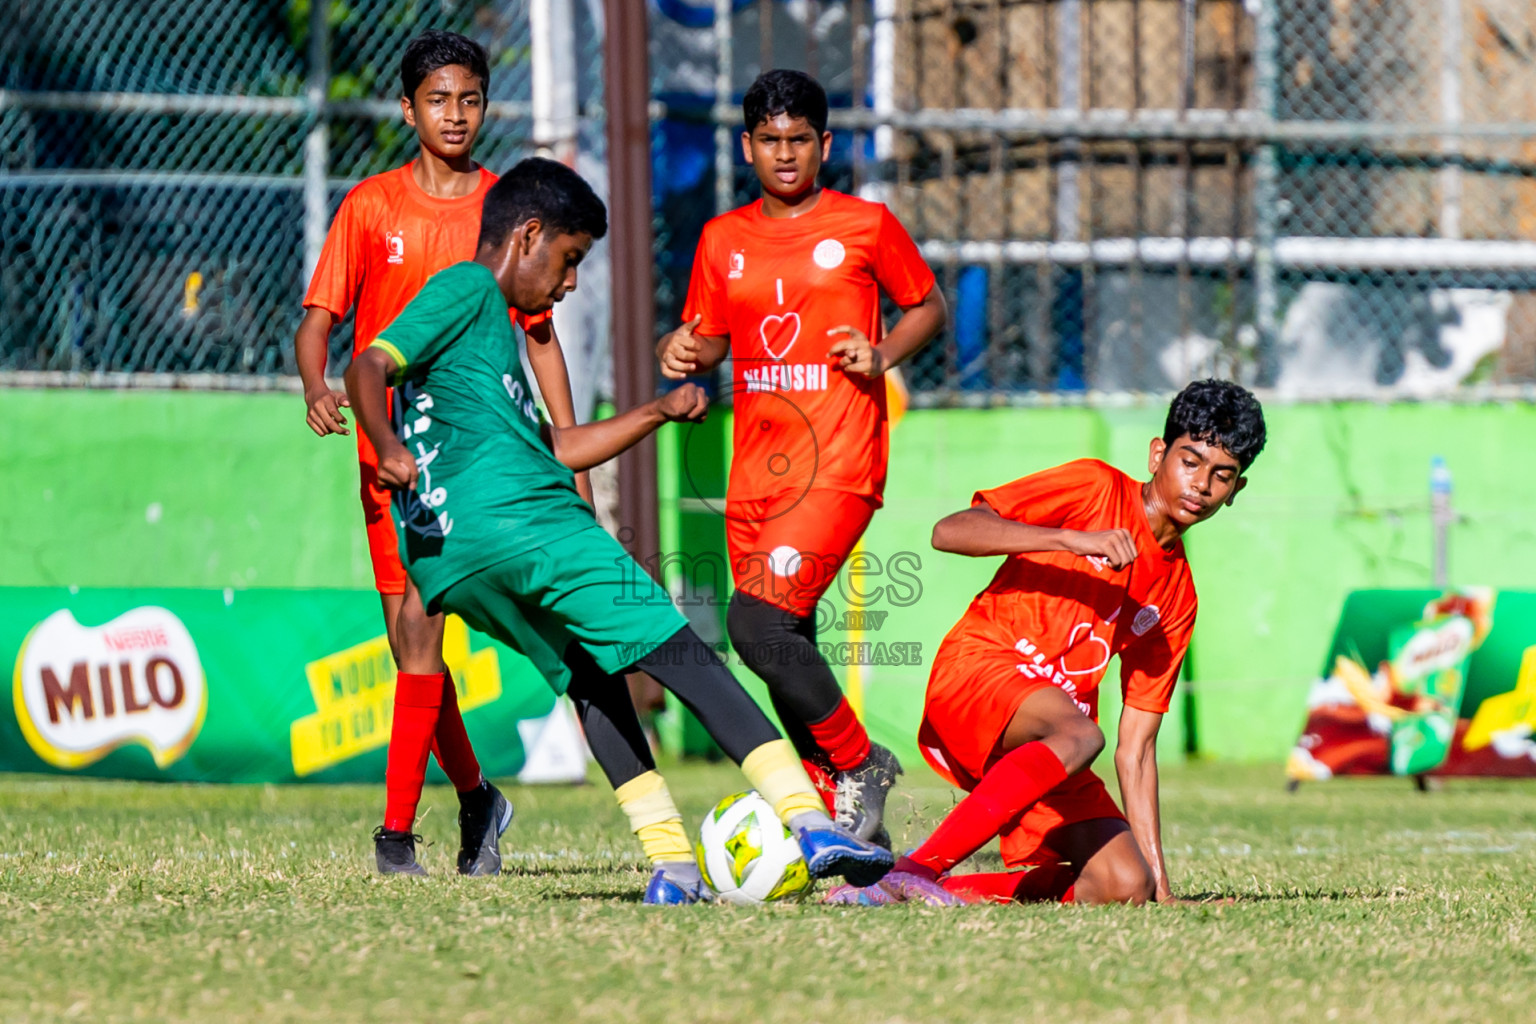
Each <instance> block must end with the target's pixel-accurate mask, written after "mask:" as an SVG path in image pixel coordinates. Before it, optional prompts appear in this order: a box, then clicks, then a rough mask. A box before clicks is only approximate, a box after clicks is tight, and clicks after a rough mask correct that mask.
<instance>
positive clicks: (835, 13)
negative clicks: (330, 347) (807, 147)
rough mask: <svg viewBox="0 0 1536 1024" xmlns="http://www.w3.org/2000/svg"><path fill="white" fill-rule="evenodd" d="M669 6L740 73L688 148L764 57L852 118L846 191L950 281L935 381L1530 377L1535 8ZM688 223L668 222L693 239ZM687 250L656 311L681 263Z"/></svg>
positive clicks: (981, 386) (930, 367) (1329, 389)
mask: <svg viewBox="0 0 1536 1024" xmlns="http://www.w3.org/2000/svg"><path fill="white" fill-rule="evenodd" d="M661 9H662V14H663V16H662V17H661V18H660V19H658V20H661V21H663V22H669V24H668V25H667V27H666V28H665V30H664V32H666V33H670V34H672V35H679V34H683V35H687V34H688V33H691V38H692V39H693V40H694V46H695V48H696V51H697V53H698V54H699V55H700V56H699V58H698V59H701V60H708V61H713V62H714V63H713V65H712V66H713V68H714V69H715V70H724V71H725V72H726V77H724V78H722V79H721V81H720V82H719V83H718V84H717V83H715V82H713V81H710V80H706V81H704V83H703V87H702V88H697V87H696V88H695V92H696V93H699V94H702V95H700V96H699V98H698V99H696V100H695V107H696V108H698V109H695V110H693V111H690V110H689V107H688V104H687V102H686V97H684V98H682V99H674V98H673V97H671V96H664V97H663V98H664V99H666V100H669V101H670V102H669V111H671V113H672V116H671V118H670V120H669V123H668V125H667V126H666V130H667V131H670V132H671V133H673V134H674V135H677V136H681V137H689V131H690V130H692V131H693V135H692V136H691V140H692V142H693V143H694V144H695V145H697V144H698V142H699V139H700V137H701V136H700V135H699V132H700V131H701V130H703V129H701V128H698V127H695V128H692V129H690V124H691V123H692V122H695V121H698V120H700V119H701V118H700V117H699V112H700V110H702V111H704V116H703V118H702V120H706V121H711V120H712V121H713V122H714V123H716V124H720V125H730V126H731V127H733V128H734V127H737V119H739V114H737V113H735V111H734V109H733V105H734V104H735V103H738V102H739V100H740V96H741V92H742V90H743V89H744V88H745V86H746V84H747V83H748V82H750V81H751V79H752V77H753V76H755V75H756V74H757V72H758V71H759V70H760V69H761V68H763V67H765V66H770V65H773V64H778V65H787V66H797V67H802V68H807V69H810V68H811V67H812V66H815V67H816V68H817V69H818V72H819V74H820V75H821V76H822V78H823V80H824V81H825V82H826V83H827V85H828V90H829V93H830V94H831V95H832V98H833V102H834V105H835V106H837V107H839V108H840V109H838V110H837V111H835V112H834V118H833V122H834V127H835V128H840V129H842V131H841V132H840V133H839V134H840V136H841V138H840V140H839V141H840V144H839V146H838V149H837V153H836V156H835V158H834V166H832V167H830V168H829V174H828V178H827V181H828V183H829V184H832V185H834V186H836V187H843V188H853V189H857V190H859V191H861V192H863V193H865V194H867V195H870V196H873V197H876V198H881V199H884V200H885V201H886V202H888V203H889V204H890V205H891V206H892V207H893V208H894V209H895V210H896V211H897V213H898V215H899V216H900V217H901V218H902V219H903V221H904V222H905V223H906V224H907V226H908V228H909V229H910V230H911V231H912V233H913V235H914V237H916V238H918V239H919V241H920V242H921V243H922V244H923V246H924V250H925V252H926V254H927V255H928V258H929V259H930V261H931V262H932V263H933V264H934V266H935V268H936V269H937V270H938V271H939V274H940V280H941V282H942V284H943V287H944V289H945V291H946V293H947V295H948V297H949V300H950V308H951V310H952V312H953V322H952V324H951V327H950V329H949V330H948V331H947V332H946V334H945V335H944V337H943V338H942V339H940V340H939V341H936V342H935V343H934V344H933V345H932V346H930V347H929V348H928V349H927V350H926V351H924V352H923V353H921V354H919V355H918V356H917V357H916V358H915V359H914V361H913V363H912V364H911V366H910V368H909V373H908V378H909V381H910V382H911V383H912V384H913V386H914V387H915V389H916V390H917V391H918V392H919V393H920V394H919V399H920V400H924V401H977V402H989V401H996V400H1006V399H1007V398H1008V397H1010V396H1017V395H1021V394H1029V393H1033V392H1040V391H1082V390H1085V389H1096V390H1104V391H1121V390H1130V391H1162V390H1166V389H1169V388H1173V387H1177V386H1179V385H1181V384H1182V383H1183V382H1185V381H1187V380H1188V379H1190V378H1192V377H1195V376H1199V375H1203V374H1207V373H1218V374H1222V375H1226V376H1232V377H1235V378H1237V379H1240V380H1244V381H1247V382H1249V383H1252V384H1256V385H1260V386H1264V387H1270V388H1275V389H1277V390H1278V391H1279V392H1280V393H1282V394H1286V395H1294V396H1308V395H1342V394H1365V393H1372V394H1400V395H1420V394H1433V393H1443V392H1446V391H1451V390H1456V389H1462V390H1465V389H1466V388H1467V387H1468V386H1475V385H1480V384H1521V385H1524V384H1529V383H1530V382H1532V381H1536V7H1533V6H1532V5H1531V4H1529V3H1527V2H1524V0H1400V2H1392V3H1381V2H1377V0H1286V2H1280V0H873V2H872V3H870V4H860V3H853V4H842V5H832V4H818V3H815V2H811V3H804V2H798V3H784V4H776V3H762V2H759V3H753V4H751V5H750V6H747V7H743V8H741V9H738V10H736V11H735V13H734V16H733V17H732V18H730V19H729V20H728V21H722V22H721V23H720V24H719V25H714V24H713V22H712V21H711V20H710V19H709V18H708V17H707V14H708V11H702V10H700V9H697V8H692V9H690V8H687V7H684V6H681V5H680V4H679V3H676V2H674V3H671V4H662V5H661ZM690 10H692V11H693V13H694V15H695V21H694V25H695V27H693V28H691V29H688V28H686V27H685V26H686V21H687V19H686V14H687V12H688V11H690ZM677 11H682V12H683V15H682V16H679V15H678V14H676V13H675V12H677ZM669 12H674V13H670V14H669ZM668 45H669V47H670V48H671V51H672V52H673V53H676V52H677V51H678V50H679V47H678V46H677V45H676V44H675V43H670V42H669V44H668ZM697 78H698V76H695V79H697ZM727 83H728V86H727ZM659 86H660V87H661V88H662V89H663V90H665V89H668V88H670V89H672V90H673V91H674V92H678V91H683V92H686V90H687V80H686V77H685V76H682V75H679V74H677V73H671V74H670V77H669V75H668V73H667V72H666V71H665V70H664V71H663V73H662V75H661V78H660V80H659ZM727 88H729V91H730V93H731V95H730V96H726V95H725V93H726V89H727ZM700 101H702V102H700ZM711 103H713V104H714V108H713V111H712V112H710V111H709V107H710V104H711ZM732 145H734V143H733V142H732ZM725 155H729V154H728V153H727V154H725ZM727 163H728V164H729V163H734V167H733V170H732V171H731V175H732V176H731V177H730V178H729V179H728V180H725V184H726V186H727V187H726V188H724V189H720V190H718V191H719V192H720V193H721V196H722V200H721V201H722V202H723V201H725V200H727V199H728V200H730V201H744V200H745V199H747V198H749V197H750V196H751V195H753V194H754V192H755V182H752V181H751V180H750V179H749V172H748V171H747V169H746V168H744V167H742V166H740V163H739V160H736V161H734V162H732V161H727ZM723 166H725V165H722V167H723ZM722 180H724V179H722ZM711 198H712V196H711V194H710V190H709V188H708V183H707V182H705V183H701V184H700V185H699V186H698V187H696V188H694V189H693V191H692V194H691V196H690V199H691V202H692V203H693V204H694V206H695V207H696V206H698V205H701V204H709V205H710V207H711V208H712V207H713V206H714V205H715V204H713V203H711V202H710V200H711ZM675 205H676V206H677V207H678V208H679V209H680V210H686V209H688V204H686V203H684V202H682V201H679V202H677V203H676V204H675ZM711 212H712V210H711ZM694 219H700V218H698V217H693V218H690V217H688V216H686V215H685V216H683V217H681V218H673V217H669V218H668V223H669V225H670V226H671V229H672V231H673V236H674V240H681V239H682V236H683V235H684V234H685V233H687V232H693V231H695V229H694V226H693V224H692V220H694ZM695 237H696V235H695ZM668 259H670V260H671V261H672V263H674V264H675V263H677V262H679V261H678V259H677V258H675V256H673V255H671V254H669V255H667V256H664V258H663V263H664V272H663V278H664V280H665V281H666V282H667V283H668V284H669V285H670V286H671V288H672V289H673V291H672V292H671V293H667V292H665V291H664V294H663V296H662V304H663V310H662V315H663V322H668V321H667V318H668V317H669V316H672V317H675V313H676V310H675V308H674V307H675V306H676V305H677V304H678V303H679V302H680V296H678V295H676V294H675V292H676V289H677V288H678V287H679V285H680V284H682V285H685V284H686V280H685V279H684V278H680V277H678V276H676V275H677V273H678V271H679V270H680V269H681V270H685V268H673V273H672V274H670V275H669V274H668V273H667V272H666V268H665V264H666V263H667V260H668Z"/></svg>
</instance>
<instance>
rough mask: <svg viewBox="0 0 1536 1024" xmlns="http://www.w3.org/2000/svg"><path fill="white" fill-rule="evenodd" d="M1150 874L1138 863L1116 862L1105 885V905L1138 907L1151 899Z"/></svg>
mask: <svg viewBox="0 0 1536 1024" xmlns="http://www.w3.org/2000/svg"><path fill="white" fill-rule="evenodd" d="M1153 891H1154V884H1153V882H1152V872H1151V871H1149V870H1147V866H1146V865H1145V864H1142V863H1140V862H1135V861H1130V860H1125V861H1119V862H1116V863H1115V865H1114V866H1113V867H1112V868H1111V869H1110V872H1109V879H1108V880H1107V884H1106V885H1105V896H1106V899H1105V902H1106V903H1129V904H1130V905H1131V906H1133V907H1139V906H1141V905H1142V904H1143V903H1145V902H1147V901H1148V900H1150V899H1151V898H1152V893H1153Z"/></svg>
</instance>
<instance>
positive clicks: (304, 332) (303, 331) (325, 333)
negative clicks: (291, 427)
mask: <svg viewBox="0 0 1536 1024" xmlns="http://www.w3.org/2000/svg"><path fill="white" fill-rule="evenodd" d="M334 326H336V318H335V317H334V316H332V315H331V311H330V310H328V309H321V308H320V307H319V306H310V307H309V308H308V309H306V310H304V319H303V320H301V321H299V330H298V333H296V334H295V335H294V336H293V360H294V362H295V363H297V364H298V366H299V379H300V380H302V381H303V382H304V407H305V408H306V409H308V410H309V412H308V415H307V416H306V417H305V422H307V423H308V424H309V429H311V430H313V431H314V432H315V433H317V434H319V435H320V436H321V437H324V436H325V435H326V434H350V433H352V431H350V430H348V429H347V418H346V417H345V416H343V415H342V414H341V407H342V406H346V405H348V404H350V403H349V402H348V401H347V396H346V393H345V392H342V391H332V390H331V386H330V385H329V384H327V383H326V382H325V363H326V360H327V359H328V358H329V356H330V347H331V328H332V327H334Z"/></svg>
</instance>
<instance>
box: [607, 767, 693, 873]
mask: <svg viewBox="0 0 1536 1024" xmlns="http://www.w3.org/2000/svg"><path fill="white" fill-rule="evenodd" d="M613 795H614V796H615V797H617V798H618V801H619V807H620V808H622V809H623V811H624V813H625V814H627V815H628V816H629V827H630V828H631V829H633V830H634V833H635V835H636V836H637V837H638V838H639V840H640V848H641V849H642V850H644V851H645V855H646V857H647V858H648V859H649V860H650V862H651V863H652V864H662V863H667V862H676V861H684V860H685V861H689V862H692V860H693V847H692V845H690V844H689V842H688V833H687V832H684V831H683V815H682V813H681V812H679V811H678V809H677V804H675V803H673V802H672V793H671V792H670V791H669V790H668V789H667V780H666V779H663V778H662V777H661V775H660V773H658V772H654V771H650V772H646V773H645V774H644V775H640V776H638V777H636V778H633V779H630V780H629V781H628V782H626V783H624V785H622V786H620V787H619V788H618V789H616V790H614V791H613Z"/></svg>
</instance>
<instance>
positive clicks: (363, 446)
mask: <svg viewBox="0 0 1536 1024" xmlns="http://www.w3.org/2000/svg"><path fill="white" fill-rule="evenodd" d="M400 85H401V89H402V94H401V100H400V107H401V110H402V111H403V112H404V114H405V120H406V123H407V124H409V125H411V127H413V128H415V129H416V133H417V136H418V137H419V139H420V141H421V150H420V154H419V156H418V157H417V159H416V160H414V161H412V162H411V163H410V164H407V165H406V166H404V167H400V168H397V169H396V170H393V171H387V172H385V173H383V174H378V175H375V176H373V177H371V178H368V179H367V180H366V181H363V182H362V183H361V184H359V185H358V186H357V187H356V188H354V189H353V190H352V191H351V192H349V193H348V194H347V197H346V199H345V200H343V201H342V204H341V208H340V209H339V210H338V211H337V212H336V219H335V221H334V222H333V223H332V224H331V230H330V232H329V233H328V234H327V236H326V239H325V247H324V249H323V250H322V251H321V255H320V262H319V264H318V265H317V266H316V267H315V273H314V278H313V280H312V281H311V282H310V286H309V293H308V294H307V295H306V296H305V297H304V306H305V309H306V312H305V316H304V321H303V323H302V324H301V325H300V327H299V330H298V335H297V337H296V338H295V340H294V346H295V349H296V356H297V362H298V365H299V373H300V375H301V376H302V378H303V381H304V403H305V405H306V406H307V407H308V423H309V425H310V427H311V428H312V429H313V430H314V431H315V433H316V434H319V435H321V436H322V437H323V436H325V435H326V434H347V433H350V431H349V430H348V428H347V420H346V417H345V416H344V415H343V414H342V413H341V411H340V407H341V406H345V405H348V404H349V403H348V401H347V396H346V393H345V392H341V391H332V390H331V389H330V388H329V387H328V386H327V385H326V383H325V364H326V357H327V351H328V347H329V346H328V342H329V337H330V332H331V329H332V328H333V327H334V326H335V325H336V324H337V323H338V322H340V320H341V319H342V318H343V317H344V316H346V314H347V311H348V310H349V309H351V308H352V307H353V306H356V307H357V318H356V324H355V328H354V343H353V353H354V355H355V354H356V353H358V352H361V351H363V350H364V349H365V348H367V347H368V346H369V345H370V344H371V343H372V342H373V340H374V338H375V337H376V336H377V335H378V333H379V331H380V330H382V329H383V328H384V327H385V326H386V325H387V324H389V323H390V322H391V321H392V320H394V319H395V317H396V316H398V315H399V313H400V311H401V310H403V309H404V308H405V306H406V304H407V303H408V302H410V300H411V299H412V298H414V297H415V296H416V293H417V292H418V291H420V290H421V286H422V285H424V284H425V283H426V282H427V279H428V278H430V277H431V276H432V275H434V274H436V273H437V272H438V271H440V270H442V269H444V268H445V267H449V266H451V265H453V264H455V263H458V262H461V261H463V260H467V259H471V258H472V257H473V256H474V255H475V242H476V239H477V238H478V237H479V234H480V208H481V204H482V202H483V201H484V199H485V195H486V193H487V192H488V191H489V190H490V188H491V186H492V185H493V184H495V182H496V175H494V174H492V173H491V172H490V171H488V170H486V169H485V168H483V167H481V166H480V165H479V164H477V163H475V162H474V161H473V160H471V159H470V150H471V148H472V147H473V146H474V142H475V136H476V135H477V134H478V132H479V130H480V126H481V124H482V123H483V120H484V116H485V103H486V93H487V90H488V88H489V85H490V70H489V67H488V61H487V58H486V53H485V50H484V49H482V48H481V47H480V45H479V44H478V43H475V42H473V41H472V40H470V39H466V38H465V37H463V36H460V35H456V34H454V33H451V32H425V33H423V34H422V35H420V36H417V37H416V38H415V39H413V40H412V41H411V44H410V46H409V47H408V48H407V49H406V52H405V56H404V58H403V59H402V61H401V65H400ZM514 319H515V320H516V322H517V325H518V326H519V327H521V328H523V330H524V332H525V335H526V337H527V340H528V342H529V344H528V346H527V350H528V362H529V364H530V365H531V366H532V368H533V372H534V375H535V376H536V377H537V378H538V382H539V388H540V391H541V392H542V393H543V395H544V400H545V403H546V405H547V406H548V408H549V415H550V419H551V421H552V422H553V423H554V425H555V426H559V427H567V426H574V425H575V422H576V420H575V416H574V412H573V409H572V403H571V391H570V381H569V378H568V376H567V373H566V367H565V358H564V355H563V354H562V352H561V350H560V343H559V341H558V339H556V338H555V336H554V331H553V325H552V323H551V322H550V318H549V315H548V314H547V313H545V314H541V315H539V316H537V317H532V318H524V317H522V316H519V315H514ZM357 452H358V470H359V475H360V478H361V487H360V493H361V497H362V503H363V517H364V519H365V521H366V523H367V527H368V552H369V555H370V557H371V558H372V561H373V575H374V584H375V586H376V587H377V588H378V591H379V599H380V601H381V603H382V604H383V610H384V624H385V628H386V630H387V632H388V636H389V645H390V650H391V651H392V652H393V653H394V656H395V664H396V665H397V666H398V668H399V673H398V676H397V680H396V685H395V703H394V717H393V720H392V723H391V729H390V741H389V757H388V762H387V766H386V768H385V789H386V805H385V812H384V824H383V825H382V826H381V827H380V828H379V829H377V830H375V833H374V852H375V860H376V862H377V864H378V868H379V870H380V871H381V872H384V873H387V874H393V873H405V874H425V869H423V868H422V867H421V866H420V865H418V864H417V863H416V855H415V842H416V839H415V837H414V836H413V835H412V827H413V826H414V824H415V820H416V806H417V803H418V802H419V801H420V799H421V789H422V783H423V780H424V779H425V776H426V766H427V754H428V752H429V751H431V752H433V753H435V754H436V755H437V760H438V763H439V764H440V765H442V768H443V771H444V772H445V773H446V774H447V775H448V778H449V780H450V781H451V782H452V783H453V786H454V788H455V789H456V790H457V791H458V794H459V803H460V811H459V828H460V849H459V856H458V869H459V871H460V873H462V874H467V875H488V874H496V873H497V872H498V871H500V869H501V855H500V850H499V847H498V845H497V840H498V838H499V837H500V835H501V833H502V831H504V830H505V829H506V827H507V825H508V824H509V823H510V822H511V820H512V807H511V805H510V804H509V803H508V802H507V800H506V799H505V797H503V796H502V795H501V793H500V792H499V791H498V790H497V789H496V788H495V787H494V786H492V785H491V784H490V783H488V782H487V781H486V780H485V779H484V778H483V777H482V775H481V773H480V763H479V761H478V760H477V759H476V758H475V753H474V750H473V748H472V747H471V746H470V742H469V736H468V734H467V733H466V732H465V730H464V720H463V717H462V716H461V715H460V713H459V703H458V691H457V688H456V687H455V685H454V682H453V680H452V678H451V677H450V675H449V673H448V669H447V666H446V665H444V663H443V658H442V642H443V618H442V616H441V615H428V614H427V613H426V610H425V609H424V608H423V607H422V602H421V598H420V595H418V594H417V593H416V589H415V587H414V586H412V585H411V583H410V580H409V579H408V578H407V576H406V572H405V569H404V568H403V567H402V566H401V564H400V554H399V550H398V547H397V541H396V535H395V523H394V518H393V516H392V514H391V511H390V503H391V499H392V493H391V492H390V491H389V490H388V489H387V488H385V487H383V486H381V485H380V483H379V479H378V456H377V455H376V454H375V453H374V450H373V446H372V445H371V444H370V443H369V441H368V438H367V436H366V435H365V434H364V433H363V432H362V431H359V432H358V435H357ZM578 483H579V485H580V486H581V487H583V488H585V486H586V484H585V477H584V476H583V477H580V478H578ZM583 495H584V496H585V497H587V498H589V499H590V497H591V495H590V493H589V492H588V491H586V490H583Z"/></svg>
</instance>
